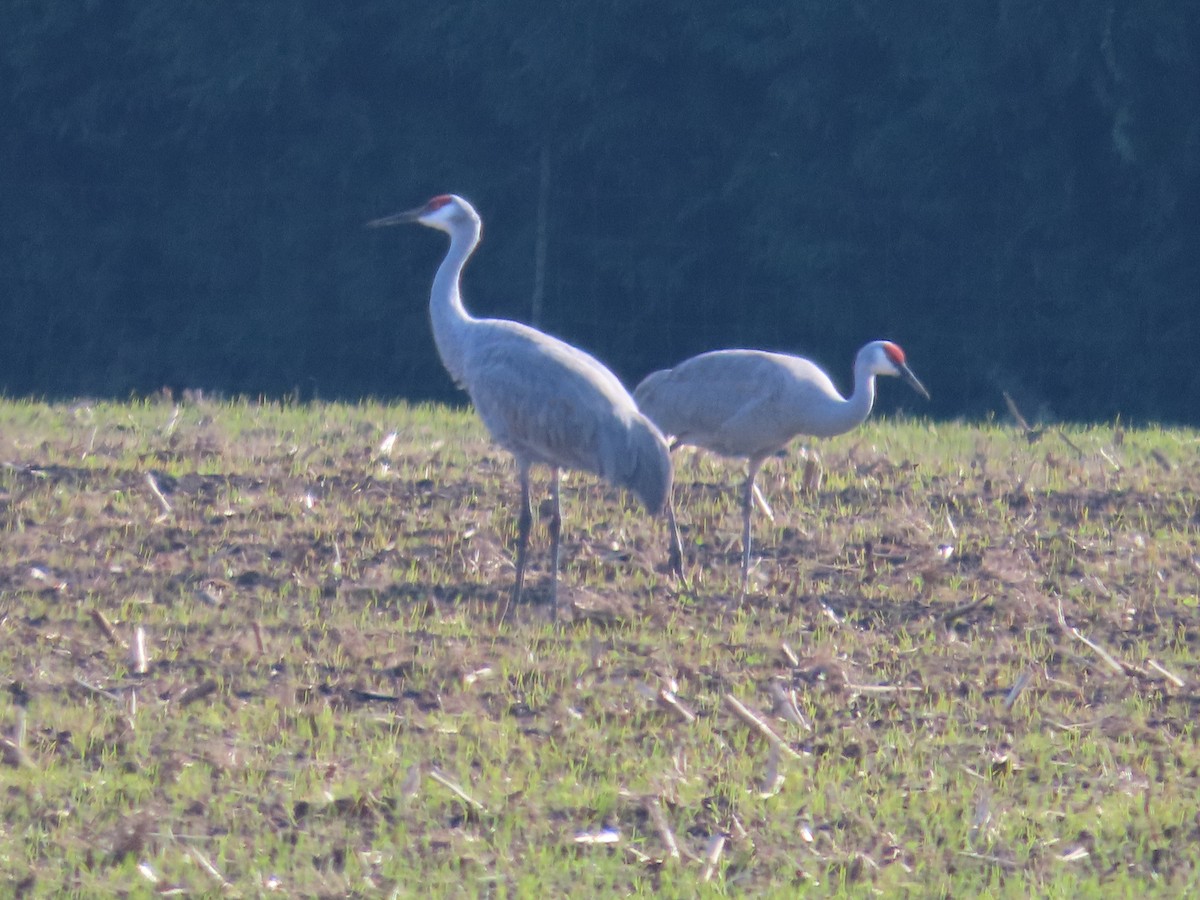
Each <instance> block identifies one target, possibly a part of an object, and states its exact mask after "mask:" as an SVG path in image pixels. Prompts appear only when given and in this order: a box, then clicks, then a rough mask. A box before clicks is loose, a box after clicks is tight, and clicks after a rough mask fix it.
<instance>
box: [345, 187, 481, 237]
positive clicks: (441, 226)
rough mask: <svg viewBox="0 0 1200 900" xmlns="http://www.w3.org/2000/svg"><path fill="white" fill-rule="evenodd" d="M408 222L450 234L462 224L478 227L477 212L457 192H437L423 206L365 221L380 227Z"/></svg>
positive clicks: (369, 224)
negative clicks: (436, 194) (437, 193)
mask: <svg viewBox="0 0 1200 900" xmlns="http://www.w3.org/2000/svg"><path fill="white" fill-rule="evenodd" d="M409 222H417V223H419V224H421V225H428V226H429V227H430V228H436V229H438V231H445V232H446V233H447V234H452V233H454V232H455V231H457V230H459V229H460V228H461V227H462V226H463V225H470V226H472V227H478V225H479V214H478V213H477V212H475V210H474V208H473V207H472V206H471V204H470V203H468V202H467V201H466V200H464V199H463V198H462V197H459V196H458V195H457V194H439V195H438V196H436V197H434V198H433V199H431V200H430V201H429V202H428V203H426V204H425V205H424V206H418V207H417V208H416V209H409V210H405V211H404V212H399V213H395V214H394V215H390V216H384V217H383V218H382V219H373V220H372V221H370V222H368V223H367V227H368V228H382V227H383V226H385V225H404V224H407V223H409Z"/></svg>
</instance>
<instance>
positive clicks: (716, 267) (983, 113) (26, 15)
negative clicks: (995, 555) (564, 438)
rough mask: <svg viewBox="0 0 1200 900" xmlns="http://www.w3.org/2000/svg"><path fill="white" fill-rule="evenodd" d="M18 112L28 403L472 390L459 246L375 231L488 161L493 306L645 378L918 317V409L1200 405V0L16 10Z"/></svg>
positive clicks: (3, 284) (13, 68)
mask: <svg viewBox="0 0 1200 900" xmlns="http://www.w3.org/2000/svg"><path fill="white" fill-rule="evenodd" d="M0 115H2V120H3V122H4V128H3V130H2V131H0V189H2V196H3V204H2V207H0V209H2V210H3V212H2V213H0V229H2V232H0V315H2V319H0V322H2V324H3V330H2V331H0V390H3V391H4V392H6V393H8V394H10V395H24V394H35V395H42V396H69V395H75V394H86V395H109V396H118V397H120V396H127V395H128V394H130V393H131V392H132V393H146V392H150V391H153V390H156V389H158V388H160V387H162V386H170V387H172V388H175V389H179V388H184V387H199V388H205V389H209V390H218V391H224V392H228V393H246V394H251V395H258V394H266V395H283V394H288V393H291V392H293V391H298V392H299V394H300V396H302V397H307V396H321V397H329V398H332V397H355V396H361V395H366V394H371V395H377V396H384V397H388V396H405V397H410V398H430V397H436V398H451V397H453V396H454V393H453V388H452V386H451V384H450V382H449V379H448V378H447V376H446V375H445V373H444V372H443V371H442V369H441V366H440V365H439V364H438V362H437V358H436V354H435V351H434V348H433V343H432V339H431V337H430V334H429V328H428V325H427V321H426V307H425V302H426V297H427V290H428V286H429V283H430V279H431V278H432V275H433V270H434V268H435V266H436V264H437V261H438V259H439V258H440V254H441V253H442V251H443V250H444V246H445V245H444V240H443V239H442V238H441V237H440V236H438V235H434V234H430V233H427V232H424V231H423V230H421V229H412V230H403V229H388V230H386V231H383V232H375V231H368V230H365V229H364V228H363V223H364V222H365V221H366V220H367V219H370V218H373V217H375V216H379V215H383V214H386V213H390V212H394V211H396V210H397V209H401V208H406V207H409V206H414V205H417V204H419V203H421V202H423V201H424V200H426V199H427V198H428V197H429V196H430V195H432V194H435V193H442V192H446V191H454V192H456V193H461V194H463V195H464V196H466V197H468V198H470V199H471V201H472V202H473V203H474V204H475V205H476V207H477V208H478V209H479V210H480V212H481V214H482V215H483V217H484V243H483V245H482V247H481V250H480V251H479V253H478V254H477V257H476V259H475V261H474V262H473V263H472V265H471V266H470V267H469V269H468V273H467V283H466V293H467V299H468V303H469V305H471V307H472V308H473V310H474V311H475V312H476V313H478V314H485V315H498V316H507V317H512V318H518V319H523V320H529V319H530V317H531V310H532V309H533V304H534V295H535V285H536V283H537V282H538V280H539V279H538V275H539V274H540V275H541V276H542V283H543V284H544V301H543V302H542V304H541V312H540V317H539V318H540V324H541V326H542V327H544V328H546V329H547V330H549V331H552V332H554V333H556V334H559V335H561V336H563V337H565V338H566V339H568V340H570V341H572V342H574V343H576V344H579V345H581V346H584V347H587V348H588V349H590V350H592V351H593V352H594V353H596V355H597V356H599V357H600V358H601V359H604V360H606V361H607V362H609V363H610V364H611V365H612V366H613V368H614V369H615V370H616V371H617V372H618V373H619V374H620V375H621V376H622V377H624V378H625V379H626V380H627V381H632V380H635V379H637V378H638V377H640V376H641V375H643V374H644V373H645V372H647V371H648V370H650V369H652V368H656V367H660V366H663V365H668V364H672V363H674V362H676V361H678V360H679V359H681V358H683V357H685V356H688V355H691V354H693V353H696V352H699V351H701V350H705V349H711V348H716V347H730V346H755V347H767V348H774V349H784V350H789V351H793V352H804V353H806V354H808V355H811V356H813V357H815V358H816V359H818V360H819V361H821V362H822V363H823V364H825V365H826V366H827V367H828V368H829V369H830V371H831V373H832V374H833V375H834V379H835V381H837V382H838V383H839V384H840V385H842V386H843V387H844V388H845V389H849V387H850V385H849V384H848V380H849V370H850V362H851V358H852V356H853V353H854V351H855V350H856V349H857V348H858V346H859V345H861V344H862V343H864V342H866V341H867V340H869V339H872V338H879V337H890V338H893V339H895V340H897V341H899V342H900V343H901V344H902V345H903V346H904V347H905V348H906V349H907V350H908V353H909V357H910V361H911V362H912V364H913V368H914V369H915V370H916V371H917V373H918V374H919V375H920V376H921V377H922V379H923V380H924V381H925V382H926V384H927V385H928V386H929V387H930V389H931V391H932V393H933V395H934V403H933V404H932V405H930V406H928V407H925V406H916V405H914V403H913V400H912V398H911V396H908V395H907V394H906V392H903V391H890V390H888V391H884V392H883V393H884V406H885V407H886V406H888V404H889V403H893V402H903V403H904V404H905V405H906V406H908V407H909V408H911V409H914V410H915V411H921V412H924V411H926V410H928V411H930V412H932V413H934V414H936V415H939V416H959V415H962V416H970V417H979V416H984V415H987V414H988V413H989V412H991V411H993V410H1000V409H1003V401H1002V400H1001V391H1008V392H1009V393H1010V394H1012V395H1013V396H1014V398H1016V400H1017V401H1018V403H1019V404H1020V405H1021V406H1022V408H1023V409H1024V410H1025V412H1026V414H1027V415H1029V416H1031V417H1032V416H1035V415H1043V416H1054V417H1057V418H1061V419H1072V420H1104V419H1111V418H1113V417H1115V416H1121V417H1123V418H1124V419H1129V420H1133V421H1146V420H1152V419H1156V420H1161V421H1165V422H1189V423H1192V424H1200V374H1197V372H1198V371H1200V367H1197V365H1196V364H1195V362H1194V357H1195V355H1196V350H1195V347H1196V345H1197V342H1198V341H1200V290H1198V285H1200V277H1198V276H1200V271H1198V270H1200V4H1196V3H1183V2H1164V0H1102V2H1101V0H1064V2H1061V3H1045V2H1041V0H990V2H974V0H940V2H928V3H921V4H903V3H895V2H892V0H858V2H855V3H831V2H828V0H823V2H813V0H793V2H789V3H782V4H763V3H757V2H749V0H728V2H723V3H704V2H699V3H698V2H696V0H659V2H655V3H645V2H634V0H614V2H609V3H584V2H580V0H561V2H559V3H557V4H554V5H553V7H548V6H547V5H546V4H544V3H530V2H512V3H498V2H494V0H443V2H436V3H428V2H414V0H400V2H397V0H386V2H385V0H364V2H357V3H346V4H336V3H328V2H315V0H258V2H255V3H239V4H220V3H202V2H183V0H175V2H160V3H144V2H138V3H135V2H122V0H108V2H103V3H100V2H76V3H55V4H38V3H24V2H22V3H8V4H5V5H4V6H3V7H2V8H0ZM539 209H544V210H545V218H544V220H543V221H544V228H543V229H542V230H541V233H542V234H543V235H544V238H545V241H544V245H543V247H544V251H545V252H544V257H543V258H544V264H543V265H541V266H540V269H541V271H540V273H539V265H538V259H539V258H540V257H539V253H538V235H539V227H538V224H539Z"/></svg>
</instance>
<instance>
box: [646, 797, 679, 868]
mask: <svg viewBox="0 0 1200 900" xmlns="http://www.w3.org/2000/svg"><path fill="white" fill-rule="evenodd" d="M646 812H647V813H648V814H649V816H650V821H651V822H653V823H654V827H655V828H656V829H658V836H659V837H660V838H662V842H663V846H665V847H666V848H667V856H668V857H669V858H670V859H679V858H680V853H679V842H678V841H677V840H675V832H674V831H672V830H671V823H670V822H668V821H667V815H666V813H664V812H663V808H662V803H661V802H660V801H659V799H658V798H657V797H651V798H650V799H649V800H647V801H646Z"/></svg>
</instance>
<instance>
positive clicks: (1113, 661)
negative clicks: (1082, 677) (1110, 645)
mask: <svg viewBox="0 0 1200 900" xmlns="http://www.w3.org/2000/svg"><path fill="white" fill-rule="evenodd" d="M1058 624H1059V625H1060V626H1061V627H1062V630H1063V631H1065V632H1067V634H1070V635H1071V636H1072V637H1074V638H1075V639H1076V640H1077V641H1079V642H1080V643H1082V644H1084V645H1085V646H1087V647H1090V648H1091V649H1092V650H1094V651H1095V653H1096V655H1097V656H1099V657H1100V659H1101V660H1103V661H1104V663H1105V664H1107V665H1108V667H1109V668H1111V669H1112V670H1113V671H1114V672H1116V673H1117V674H1118V675H1128V674H1129V669H1128V668H1127V667H1126V666H1125V665H1124V663H1122V662H1121V661H1120V660H1118V659H1117V658H1116V657H1115V656H1113V655H1112V654H1111V653H1109V652H1108V651H1107V650H1105V649H1104V648H1103V647H1101V646H1100V645H1099V644H1097V643H1096V642H1095V641H1093V640H1090V639H1089V638H1087V637H1086V636H1085V635H1084V634H1083V632H1081V631H1080V630H1079V629H1078V628H1076V627H1074V626H1073V625H1068V624H1067V617H1066V614H1065V613H1063V606H1062V600H1061V599H1060V600H1059V601H1058Z"/></svg>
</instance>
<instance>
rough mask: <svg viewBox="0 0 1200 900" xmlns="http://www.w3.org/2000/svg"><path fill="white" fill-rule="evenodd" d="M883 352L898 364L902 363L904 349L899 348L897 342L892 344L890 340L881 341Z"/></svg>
mask: <svg viewBox="0 0 1200 900" xmlns="http://www.w3.org/2000/svg"><path fill="white" fill-rule="evenodd" d="M883 352H884V353H886V354H887V355H888V359H890V360H891V361H892V362H894V363H895V364H896V365H898V366H902V365H904V351H903V350H901V349H900V345H899V344H893V343H892V342H891V341H884V342H883Z"/></svg>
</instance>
